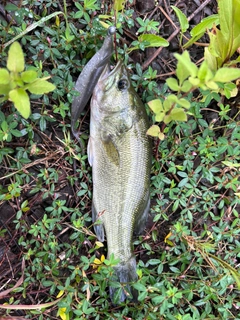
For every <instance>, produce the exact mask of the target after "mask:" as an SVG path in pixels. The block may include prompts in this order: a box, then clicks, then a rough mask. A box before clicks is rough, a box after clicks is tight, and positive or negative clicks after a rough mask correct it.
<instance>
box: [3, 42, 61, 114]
mask: <svg viewBox="0 0 240 320" xmlns="http://www.w3.org/2000/svg"><path fill="white" fill-rule="evenodd" d="M24 69H25V62H24V54H23V51H22V48H21V46H20V44H19V43H18V42H14V43H13V44H12V45H11V46H10V48H9V52H8V58H7V68H1V69H0V103H1V102H4V101H6V100H10V101H12V102H13V104H14V106H15V107H16V109H17V110H18V111H19V112H20V114H21V115H22V116H23V117H24V118H28V117H29V116H30V113H31V109H30V99H29V96H28V93H27V91H29V92H30V93H33V94H37V95H42V94H44V93H48V92H50V91H53V90H54V89H55V85H53V84H52V83H50V82H48V81H47V79H49V78H50V76H48V77H44V78H38V74H37V72H36V71H35V70H26V71H24ZM1 96H2V97H1Z"/></svg>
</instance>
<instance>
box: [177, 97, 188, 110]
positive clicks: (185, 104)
mask: <svg viewBox="0 0 240 320" xmlns="http://www.w3.org/2000/svg"><path fill="white" fill-rule="evenodd" d="M177 104H179V105H180V106H181V107H183V108H185V109H189V108H190V107H191V104H190V102H189V101H188V100H186V99H184V98H181V99H179V100H178V101H177Z"/></svg>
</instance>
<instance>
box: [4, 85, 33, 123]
mask: <svg viewBox="0 0 240 320" xmlns="http://www.w3.org/2000/svg"><path fill="white" fill-rule="evenodd" d="M9 98H10V100H11V101H12V102H13V103H14V106H15V108H16V109H17V110H18V111H19V112H20V114H21V115H22V116H23V117H24V118H26V119H27V118H28V117H29V116H30V113H31V109H30V100H29V97H28V94H27V93H26V91H25V90H24V89H22V88H18V89H14V90H11V91H10V92H9Z"/></svg>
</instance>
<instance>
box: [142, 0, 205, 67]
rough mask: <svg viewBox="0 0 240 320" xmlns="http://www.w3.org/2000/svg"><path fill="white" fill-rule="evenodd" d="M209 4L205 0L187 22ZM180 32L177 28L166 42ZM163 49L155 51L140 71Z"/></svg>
mask: <svg viewBox="0 0 240 320" xmlns="http://www.w3.org/2000/svg"><path fill="white" fill-rule="evenodd" d="M209 2H211V0H205V1H204V2H203V3H202V4H201V6H200V7H198V8H197V9H196V10H195V11H194V12H193V13H192V14H191V15H190V16H189V17H188V19H187V20H188V21H190V20H192V19H193V18H194V17H195V16H196V15H197V14H198V12H200V11H201V10H202V9H203V8H204V7H205V6H206V5H207V4H208V3H209ZM179 31H180V28H177V29H176V30H175V31H174V32H173V33H172V34H171V35H170V36H169V37H168V38H167V41H169V42H170V41H171V40H172V39H173V38H174V37H175V36H176V35H177V34H178V33H179ZM162 49H163V47H160V48H159V49H158V50H156V51H155V52H154V53H153V55H152V56H151V57H150V58H149V59H148V60H147V61H145V63H144V64H143V66H142V69H143V70H145V69H147V67H148V66H149V65H150V63H152V61H153V60H154V59H155V58H156V57H157V56H158V55H159V54H160V53H161V51H162Z"/></svg>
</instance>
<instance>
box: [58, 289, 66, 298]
mask: <svg viewBox="0 0 240 320" xmlns="http://www.w3.org/2000/svg"><path fill="white" fill-rule="evenodd" d="M63 294H64V290H60V291H59V292H58V295H57V297H56V298H57V299H58V298H60V297H61V296H62V295H63Z"/></svg>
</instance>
